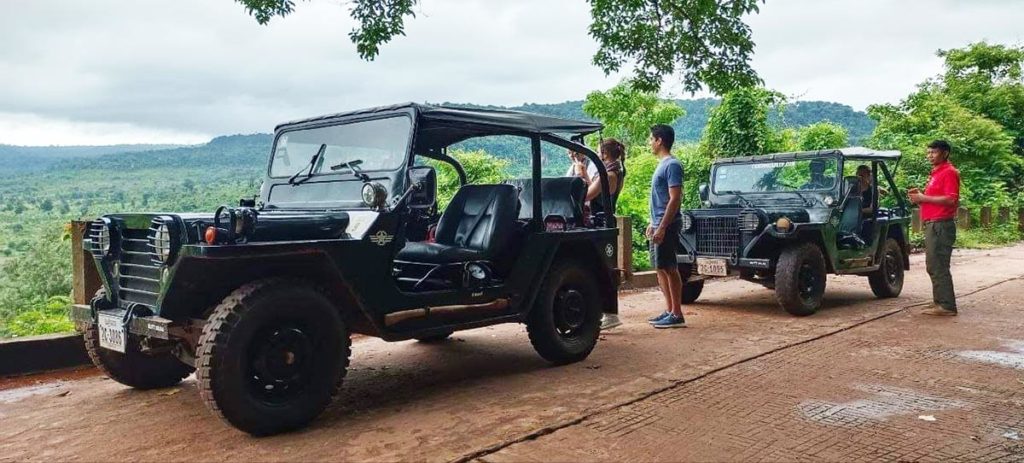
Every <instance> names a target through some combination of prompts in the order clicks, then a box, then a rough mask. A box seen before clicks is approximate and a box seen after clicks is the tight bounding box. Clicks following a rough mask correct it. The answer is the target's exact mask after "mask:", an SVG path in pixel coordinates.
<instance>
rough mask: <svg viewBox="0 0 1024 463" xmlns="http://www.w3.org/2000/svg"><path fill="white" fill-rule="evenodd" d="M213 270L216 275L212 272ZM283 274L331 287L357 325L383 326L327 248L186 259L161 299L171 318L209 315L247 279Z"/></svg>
mask: <svg viewBox="0 0 1024 463" xmlns="http://www.w3.org/2000/svg"><path fill="white" fill-rule="evenodd" d="M209 275H216V277H215V278H210V277H209ZM281 277H286V278H294V279H297V280H302V281H307V282H309V283H310V284H312V285H314V286H316V287H318V288H320V289H321V290H322V291H324V292H326V293H327V296H328V297H329V298H330V300H331V302H332V303H334V305H335V306H336V307H337V308H338V310H339V311H340V312H341V315H342V317H343V318H344V320H345V322H346V323H347V324H348V325H349V327H350V329H351V330H352V331H354V332H360V333H366V334H374V333H377V332H379V330H378V327H377V326H376V325H375V324H374V323H373V321H372V319H371V318H370V317H369V316H368V315H367V314H366V312H365V311H364V310H363V308H362V305H361V304H360V302H359V301H358V299H357V298H356V297H355V294H354V293H353V292H352V290H351V287H350V285H349V284H348V282H346V281H345V278H344V277H343V276H342V275H341V273H340V272H339V271H338V270H337V268H336V267H335V266H334V264H333V263H332V261H331V259H330V257H329V256H327V255H326V254H325V253H295V254H281V255H274V256H261V257H252V258H244V259H191V262H187V263H186V262H183V263H182V265H181V267H180V268H178V269H177V270H176V271H175V277H174V279H173V281H172V283H171V285H170V287H169V288H168V291H167V293H166V295H165V297H164V298H163V300H162V301H161V305H160V315H161V316H163V317H165V318H169V319H172V320H177V319H182V318H202V319H205V318H206V317H207V316H208V314H209V312H210V311H211V310H213V308H214V307H216V305H217V304H219V303H220V302H221V301H222V300H223V299H224V298H225V297H227V296H228V295H229V294H231V292H232V291H234V290H235V289H238V288H239V287H241V286H242V285H244V284H246V283H249V282H253V281H258V280H265V279H270V278H281ZM185 282H188V284H185Z"/></svg>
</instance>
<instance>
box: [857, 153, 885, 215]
mask: <svg viewBox="0 0 1024 463" xmlns="http://www.w3.org/2000/svg"><path fill="white" fill-rule="evenodd" d="M857 185H858V186H859V187H860V198H861V199H860V204H861V212H862V213H863V216H864V218H870V217H874V215H875V210H874V208H873V205H874V199H875V190H874V188H872V185H873V183H872V181H871V168H870V167H868V166H867V165H866V164H861V165H859V166H857ZM887 193H888V192H887V191H885V189H883V188H882V187H879V188H878V194H879V195H884V194H887Z"/></svg>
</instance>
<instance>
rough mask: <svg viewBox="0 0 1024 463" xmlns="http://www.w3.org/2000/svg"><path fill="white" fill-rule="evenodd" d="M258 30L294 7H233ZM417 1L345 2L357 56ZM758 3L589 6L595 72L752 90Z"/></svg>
mask: <svg viewBox="0 0 1024 463" xmlns="http://www.w3.org/2000/svg"><path fill="white" fill-rule="evenodd" d="M235 1H236V2H238V3H241V4H242V5H244V6H245V9H246V10H247V11H248V12H249V14H251V15H252V16H253V17H255V18H256V21H257V22H259V23H260V24H266V23H268V22H269V21H270V20H271V19H272V18H274V17H275V16H287V15H288V14H290V13H292V12H293V11H294V10H295V3H296V0H235ZM417 1H418V0H349V3H350V4H351V7H350V14H351V16H352V18H353V19H355V20H356V22H357V23H358V25H357V26H356V27H355V28H354V29H352V31H351V32H349V38H350V39H351V40H352V42H353V43H355V45H356V51H357V52H358V53H359V56H360V57H361V58H362V59H365V60H373V59H374V58H375V57H376V56H377V55H378V54H380V46H381V45H383V44H385V43H387V42H389V41H390V40H391V39H392V38H394V37H396V36H399V35H405V19H406V17H410V18H412V17H415V16H416V14H415V11H414V7H415V6H416V3H417ZM762 1H763V0H731V1H727V2H723V1H718V0H587V2H588V3H590V13H591V16H592V17H593V22H592V23H591V25H590V35H591V36H592V37H594V39H596V40H597V42H598V45H599V49H598V51H597V53H596V54H595V55H594V64H595V65H597V66H598V67H599V68H600V69H601V70H602V71H604V72H605V73H606V74H608V73H612V72H616V71H618V70H620V69H621V68H622V67H623V65H626V64H627V63H628V64H633V65H634V71H633V73H634V76H633V80H634V82H635V85H636V86H637V87H638V88H640V89H643V90H648V91H655V90H657V89H658V88H660V86H661V84H662V82H663V81H664V80H666V79H667V78H670V77H671V76H675V77H676V78H678V79H679V82H680V83H681V84H682V85H683V88H684V89H686V90H687V91H690V92H695V91H697V90H701V89H703V88H705V87H706V88H708V89H710V90H712V91H714V92H716V93H720V94H721V93H725V92H727V91H729V90H733V89H735V88H739V87H746V86H752V85H757V84H759V83H760V79H759V78H758V76H757V73H756V72H755V71H754V70H753V68H751V67H750V55H751V54H752V53H753V50H754V42H753V40H752V39H751V34H750V27H749V26H747V24H746V23H744V22H743V15H746V14H751V13H757V12H758V11H759V5H760V3H761V2H762Z"/></svg>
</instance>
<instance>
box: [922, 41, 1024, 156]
mask: <svg viewBox="0 0 1024 463" xmlns="http://www.w3.org/2000/svg"><path fill="white" fill-rule="evenodd" d="M938 56H939V57H941V58H943V59H944V60H945V68H946V70H945V73H944V74H943V75H942V77H941V79H940V80H939V82H938V87H939V91H942V92H944V93H946V94H948V95H949V96H950V97H952V98H953V99H954V100H956V101H957V102H958V103H959V104H960V105H962V106H963V107H965V108H967V109H970V110H971V111H973V112H975V113H977V114H980V115H983V116H985V117H987V118H989V119H992V120H993V121H996V122H998V123H999V124H1001V125H1002V126H1003V127H1005V128H1006V130H1007V131H1008V132H1009V133H1010V135H1011V136H1013V137H1014V139H1015V146H1016V152H1017V153H1018V154H1024V72H1022V65H1024V47H1008V46H1004V45H991V44H989V43H987V42H978V43H972V44H970V45H968V46H967V47H964V48H958V49H953V50H939V52H938Z"/></svg>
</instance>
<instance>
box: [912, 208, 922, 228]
mask: <svg viewBox="0 0 1024 463" xmlns="http://www.w3.org/2000/svg"><path fill="white" fill-rule="evenodd" d="M910 227H911V229H912V230H913V231H914V233H921V209H911V210H910Z"/></svg>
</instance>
